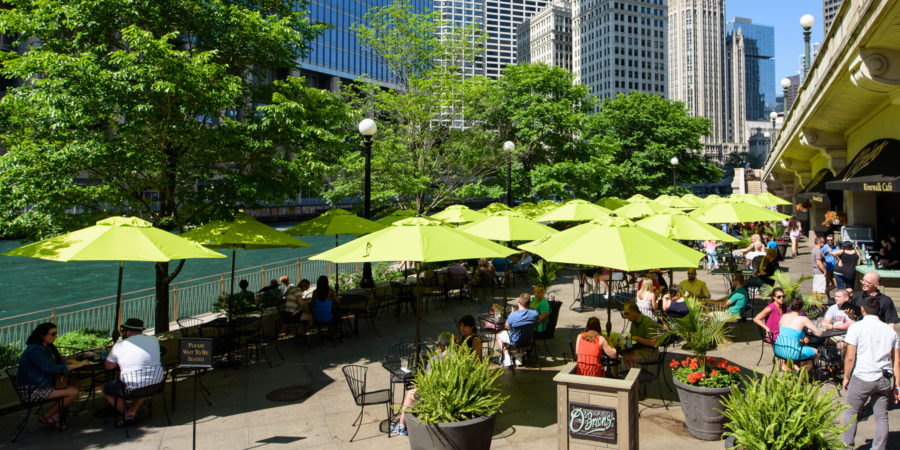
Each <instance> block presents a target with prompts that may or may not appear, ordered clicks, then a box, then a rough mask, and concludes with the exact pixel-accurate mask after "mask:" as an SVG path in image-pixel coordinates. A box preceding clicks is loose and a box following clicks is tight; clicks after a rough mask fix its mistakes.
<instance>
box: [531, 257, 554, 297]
mask: <svg viewBox="0 0 900 450" xmlns="http://www.w3.org/2000/svg"><path fill="white" fill-rule="evenodd" d="M531 268H532V270H531V271H530V272H529V273H528V275H527V276H528V279H529V280H531V283H532V284H533V285H534V286H538V285H540V286H543V287H544V295H546V296H547V298H551V296H550V294H552V293H554V292H556V291H557V290H558V289H557V288H551V286H553V282H554V281H556V276H557V274H558V273H559V271H560V270H562V265H560V264H557V263H555V262H546V261H544V260H541V261H538V262H536V263H534V265H532V266H531Z"/></svg>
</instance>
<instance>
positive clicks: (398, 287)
mask: <svg viewBox="0 0 900 450" xmlns="http://www.w3.org/2000/svg"><path fill="white" fill-rule="evenodd" d="M415 286H416V285H415V284H411V283H400V282H397V281H391V292H392V293H393V294H394V297H397V298H410V297H414V295H413V288H414V287H415Z"/></svg>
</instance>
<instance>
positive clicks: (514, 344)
mask: <svg viewBox="0 0 900 450" xmlns="http://www.w3.org/2000/svg"><path fill="white" fill-rule="evenodd" d="M536 329H537V322H535V323H527V324H524V325H520V326H518V327H512V328H510V329H508V330H507V331H508V332H509V342H510V343H509V344H503V348H501V349H500V359H501V360H502V358H503V353H504V351H503V350H504V349H506V350H507V351H509V353H510V357H512V351H513V350H521V351H522V352H523V356H522V362H523V363H524V362H525V361H526V360H527V359H528V356H530V355H532V354H534V359H535V360H536V361H537V363H538V370H541V358H540V357H539V356H538V354H537V350H538V348H537V345H535V343H534V334H535V330H536ZM509 367H510V368H511V369H512V373H513V375H515V374H516V364H515V363H513V364H512V365H511V366H509Z"/></svg>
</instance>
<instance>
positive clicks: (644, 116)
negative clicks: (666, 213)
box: [585, 91, 722, 197]
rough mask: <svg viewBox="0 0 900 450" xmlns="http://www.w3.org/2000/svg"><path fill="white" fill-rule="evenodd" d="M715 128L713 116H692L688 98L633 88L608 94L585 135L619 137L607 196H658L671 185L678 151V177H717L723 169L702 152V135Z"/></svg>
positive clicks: (682, 179)
mask: <svg viewBox="0 0 900 450" xmlns="http://www.w3.org/2000/svg"><path fill="white" fill-rule="evenodd" d="M709 132H710V122H709V119H706V118H703V117H693V116H691V115H690V113H689V112H688V110H687V109H686V108H685V106H684V103H682V102H677V101H674V100H667V99H665V98H663V97H661V96H659V95H654V94H649V93H642V92H637V91H631V93H630V94H629V95H620V96H618V97H616V98H615V99H606V100H605V101H604V102H603V103H602V106H601V111H600V113H599V114H597V115H596V116H594V117H593V118H592V120H591V122H590V124H589V125H588V126H587V127H586V133H585V135H586V136H589V137H590V136H595V135H600V136H604V137H605V138H607V139H611V140H613V141H615V142H616V143H617V144H618V145H616V146H611V147H609V148H611V149H612V150H613V152H612V154H611V155H610V161H609V163H610V165H609V170H610V173H609V176H608V177H607V178H606V183H605V186H604V188H603V192H602V195H603V196H611V195H615V196H619V197H630V196H631V195H634V194H643V195H646V196H648V197H656V196H658V195H660V194H664V193H669V192H671V191H672V184H671V182H672V168H671V163H670V161H671V159H672V157H676V156H677V157H678V161H679V162H678V181H679V183H686V184H690V183H700V182H703V181H705V180H709V181H717V180H719V179H721V178H722V170H721V169H719V168H717V167H716V166H715V165H714V164H713V163H710V162H707V161H706V160H705V159H704V158H703V156H702V153H701V150H702V148H703V144H702V143H701V142H700V137H701V136H706V135H708V134H709Z"/></svg>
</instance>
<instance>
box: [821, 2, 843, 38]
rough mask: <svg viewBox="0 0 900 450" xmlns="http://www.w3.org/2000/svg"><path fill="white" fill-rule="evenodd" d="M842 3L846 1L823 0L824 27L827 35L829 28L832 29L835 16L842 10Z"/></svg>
mask: <svg viewBox="0 0 900 450" xmlns="http://www.w3.org/2000/svg"><path fill="white" fill-rule="evenodd" d="M842 3H844V0H822V19H823V21H824V22H825V26H824V28H823V30H824V31H825V36H828V30H829V29H831V23H832V22H834V16H835V15H837V13H838V11H840V10H841V4H842Z"/></svg>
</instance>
